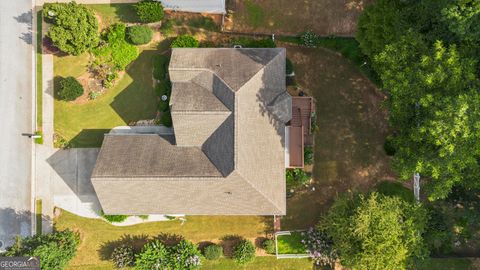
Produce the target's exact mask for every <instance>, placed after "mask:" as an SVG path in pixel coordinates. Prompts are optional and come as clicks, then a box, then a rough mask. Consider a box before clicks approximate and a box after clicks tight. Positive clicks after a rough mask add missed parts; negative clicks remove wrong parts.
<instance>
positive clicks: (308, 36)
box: [300, 30, 318, 48]
mask: <svg viewBox="0 0 480 270" xmlns="http://www.w3.org/2000/svg"><path fill="white" fill-rule="evenodd" d="M300 38H301V39H302V42H303V44H304V45H305V46H307V47H311V48H314V47H316V46H317V41H318V35H317V34H315V33H314V32H313V31H311V30H308V31H307V32H305V33H303V34H302V36H301V37H300Z"/></svg>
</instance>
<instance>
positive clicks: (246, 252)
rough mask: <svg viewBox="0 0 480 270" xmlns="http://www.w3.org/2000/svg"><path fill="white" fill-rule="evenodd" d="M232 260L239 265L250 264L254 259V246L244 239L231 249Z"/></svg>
mask: <svg viewBox="0 0 480 270" xmlns="http://www.w3.org/2000/svg"><path fill="white" fill-rule="evenodd" d="M233 259H234V260H235V262H237V263H238V264H241V265H244V264H248V263H250V262H252V261H253V260H254V259H255V246H254V245H253V243H252V242H251V241H249V240H246V239H244V240H242V241H240V242H239V243H238V244H237V245H236V246H235V247H234V248H233Z"/></svg>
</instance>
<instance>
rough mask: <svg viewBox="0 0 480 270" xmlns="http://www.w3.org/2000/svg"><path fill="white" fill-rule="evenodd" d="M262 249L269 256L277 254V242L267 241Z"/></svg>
mask: <svg viewBox="0 0 480 270" xmlns="http://www.w3.org/2000/svg"><path fill="white" fill-rule="evenodd" d="M262 247H263V249H264V250H265V252H267V253H268V254H275V241H273V240H272V239H265V241H263V243H262Z"/></svg>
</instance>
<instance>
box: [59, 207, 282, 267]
mask: <svg viewBox="0 0 480 270" xmlns="http://www.w3.org/2000/svg"><path fill="white" fill-rule="evenodd" d="M54 221H55V228H57V229H59V230H63V229H67V228H70V229H73V230H77V231H79V232H80V236H81V244H80V246H79V248H78V252H77V255H76V256H75V258H74V259H73V260H72V261H71V263H70V268H69V269H111V267H112V264H111V263H110V261H109V260H108V259H105V257H108V254H106V253H108V247H109V245H110V247H111V245H112V244H114V243H115V241H118V240H119V239H120V238H121V237H122V236H144V237H147V238H151V237H154V236H157V235H159V234H160V233H171V234H179V235H182V236H183V237H185V238H186V239H189V240H191V241H193V242H195V243H199V242H202V241H213V242H215V241H219V239H220V238H222V237H224V236H226V235H241V236H243V237H245V238H249V239H255V238H257V237H265V236H266V235H265V232H266V231H267V230H270V228H269V225H270V224H271V223H272V219H271V218H265V217H260V216H188V217H187V221H186V222H185V223H184V224H183V225H182V224H181V221H178V220H172V221H162V222H149V223H144V224H139V225H134V226H127V227H116V226H113V225H111V224H109V223H107V222H105V221H102V220H98V219H88V218H82V217H79V216H76V215H74V214H71V213H69V212H67V211H62V214H61V215H60V216H59V217H57V218H56V219H55V220H54ZM140 238H142V237H140ZM218 269H222V268H218ZM226 269H228V268H226ZM287 269H288V268H287Z"/></svg>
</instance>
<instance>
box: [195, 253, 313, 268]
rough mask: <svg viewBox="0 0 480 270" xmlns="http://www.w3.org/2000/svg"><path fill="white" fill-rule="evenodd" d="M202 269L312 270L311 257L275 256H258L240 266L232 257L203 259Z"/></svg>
mask: <svg viewBox="0 0 480 270" xmlns="http://www.w3.org/2000/svg"><path fill="white" fill-rule="evenodd" d="M202 263H203V267H202V269H208V270H235V269H238V270H311V269H312V262H311V261H310V260H309V259H281V260H278V259H277V258H276V257H274V256H265V257H256V258H255V260H254V261H253V262H252V263H251V264H247V265H246V266H239V265H238V264H236V263H235V262H234V261H233V260H231V259H220V260H218V261H207V260H205V261H203V262H202Z"/></svg>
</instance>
